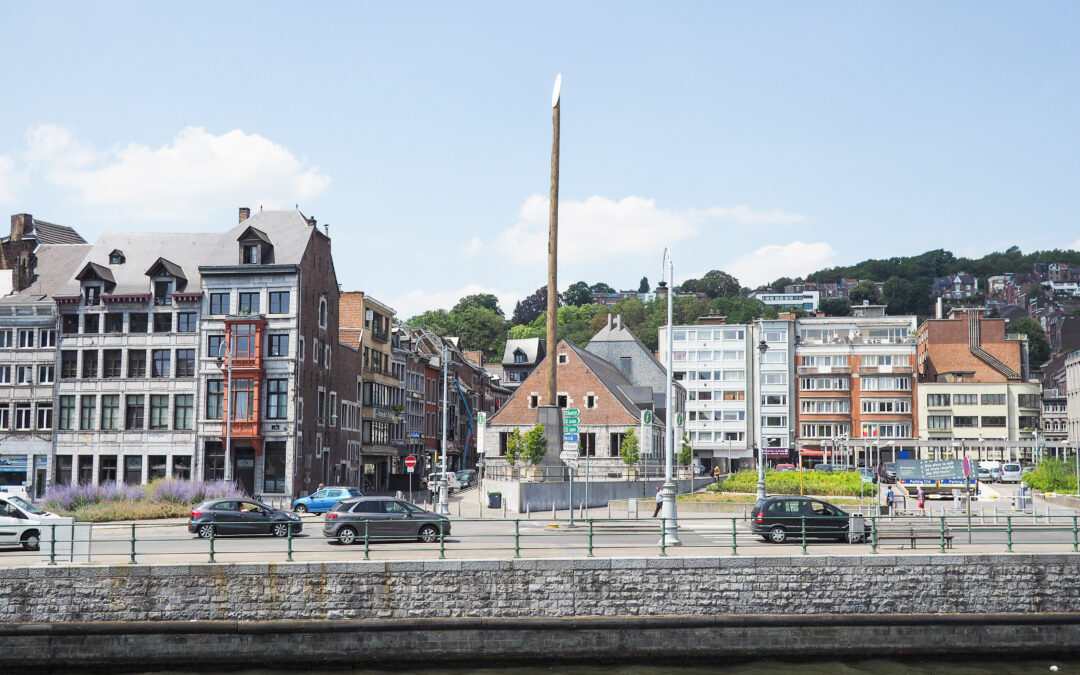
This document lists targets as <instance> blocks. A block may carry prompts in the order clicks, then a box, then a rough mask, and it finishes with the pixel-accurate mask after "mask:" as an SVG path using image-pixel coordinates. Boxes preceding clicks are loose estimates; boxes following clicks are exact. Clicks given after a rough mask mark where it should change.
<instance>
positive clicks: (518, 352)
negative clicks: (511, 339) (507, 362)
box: [514, 349, 525, 363]
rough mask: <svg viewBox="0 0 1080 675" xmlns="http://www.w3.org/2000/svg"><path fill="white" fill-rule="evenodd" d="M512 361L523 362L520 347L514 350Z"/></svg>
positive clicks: (523, 358) (522, 353) (523, 355)
mask: <svg viewBox="0 0 1080 675" xmlns="http://www.w3.org/2000/svg"><path fill="white" fill-rule="evenodd" d="M514 363H525V352H523V351H521V350H520V349H518V350H516V351H515V352H514Z"/></svg>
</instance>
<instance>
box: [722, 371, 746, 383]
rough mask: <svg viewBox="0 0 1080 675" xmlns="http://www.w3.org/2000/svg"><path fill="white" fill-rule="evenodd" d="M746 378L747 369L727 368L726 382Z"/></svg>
mask: <svg viewBox="0 0 1080 675" xmlns="http://www.w3.org/2000/svg"><path fill="white" fill-rule="evenodd" d="M745 379H746V371H745V370H725V371H724V382H741V381H743V380H745Z"/></svg>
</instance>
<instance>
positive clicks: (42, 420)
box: [37, 403, 52, 429]
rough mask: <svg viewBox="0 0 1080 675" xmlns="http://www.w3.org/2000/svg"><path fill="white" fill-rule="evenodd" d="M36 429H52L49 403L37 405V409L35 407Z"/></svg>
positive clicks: (50, 405)
mask: <svg viewBox="0 0 1080 675" xmlns="http://www.w3.org/2000/svg"><path fill="white" fill-rule="evenodd" d="M37 428H38V429H52V404H51V403H38V407H37Z"/></svg>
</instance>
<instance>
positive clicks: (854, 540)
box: [840, 533, 864, 544]
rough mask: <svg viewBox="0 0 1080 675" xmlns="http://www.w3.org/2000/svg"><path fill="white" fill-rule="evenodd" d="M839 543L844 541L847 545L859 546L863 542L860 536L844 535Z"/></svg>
mask: <svg viewBox="0 0 1080 675" xmlns="http://www.w3.org/2000/svg"><path fill="white" fill-rule="evenodd" d="M840 541H846V542H847V543H849V544H861V543H863V541H864V537H863V535H861V534H850V533H849V534H845V535H844V536H842V537H840Z"/></svg>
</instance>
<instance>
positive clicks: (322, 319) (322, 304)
mask: <svg viewBox="0 0 1080 675" xmlns="http://www.w3.org/2000/svg"><path fill="white" fill-rule="evenodd" d="M319 328H326V298H319Z"/></svg>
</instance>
